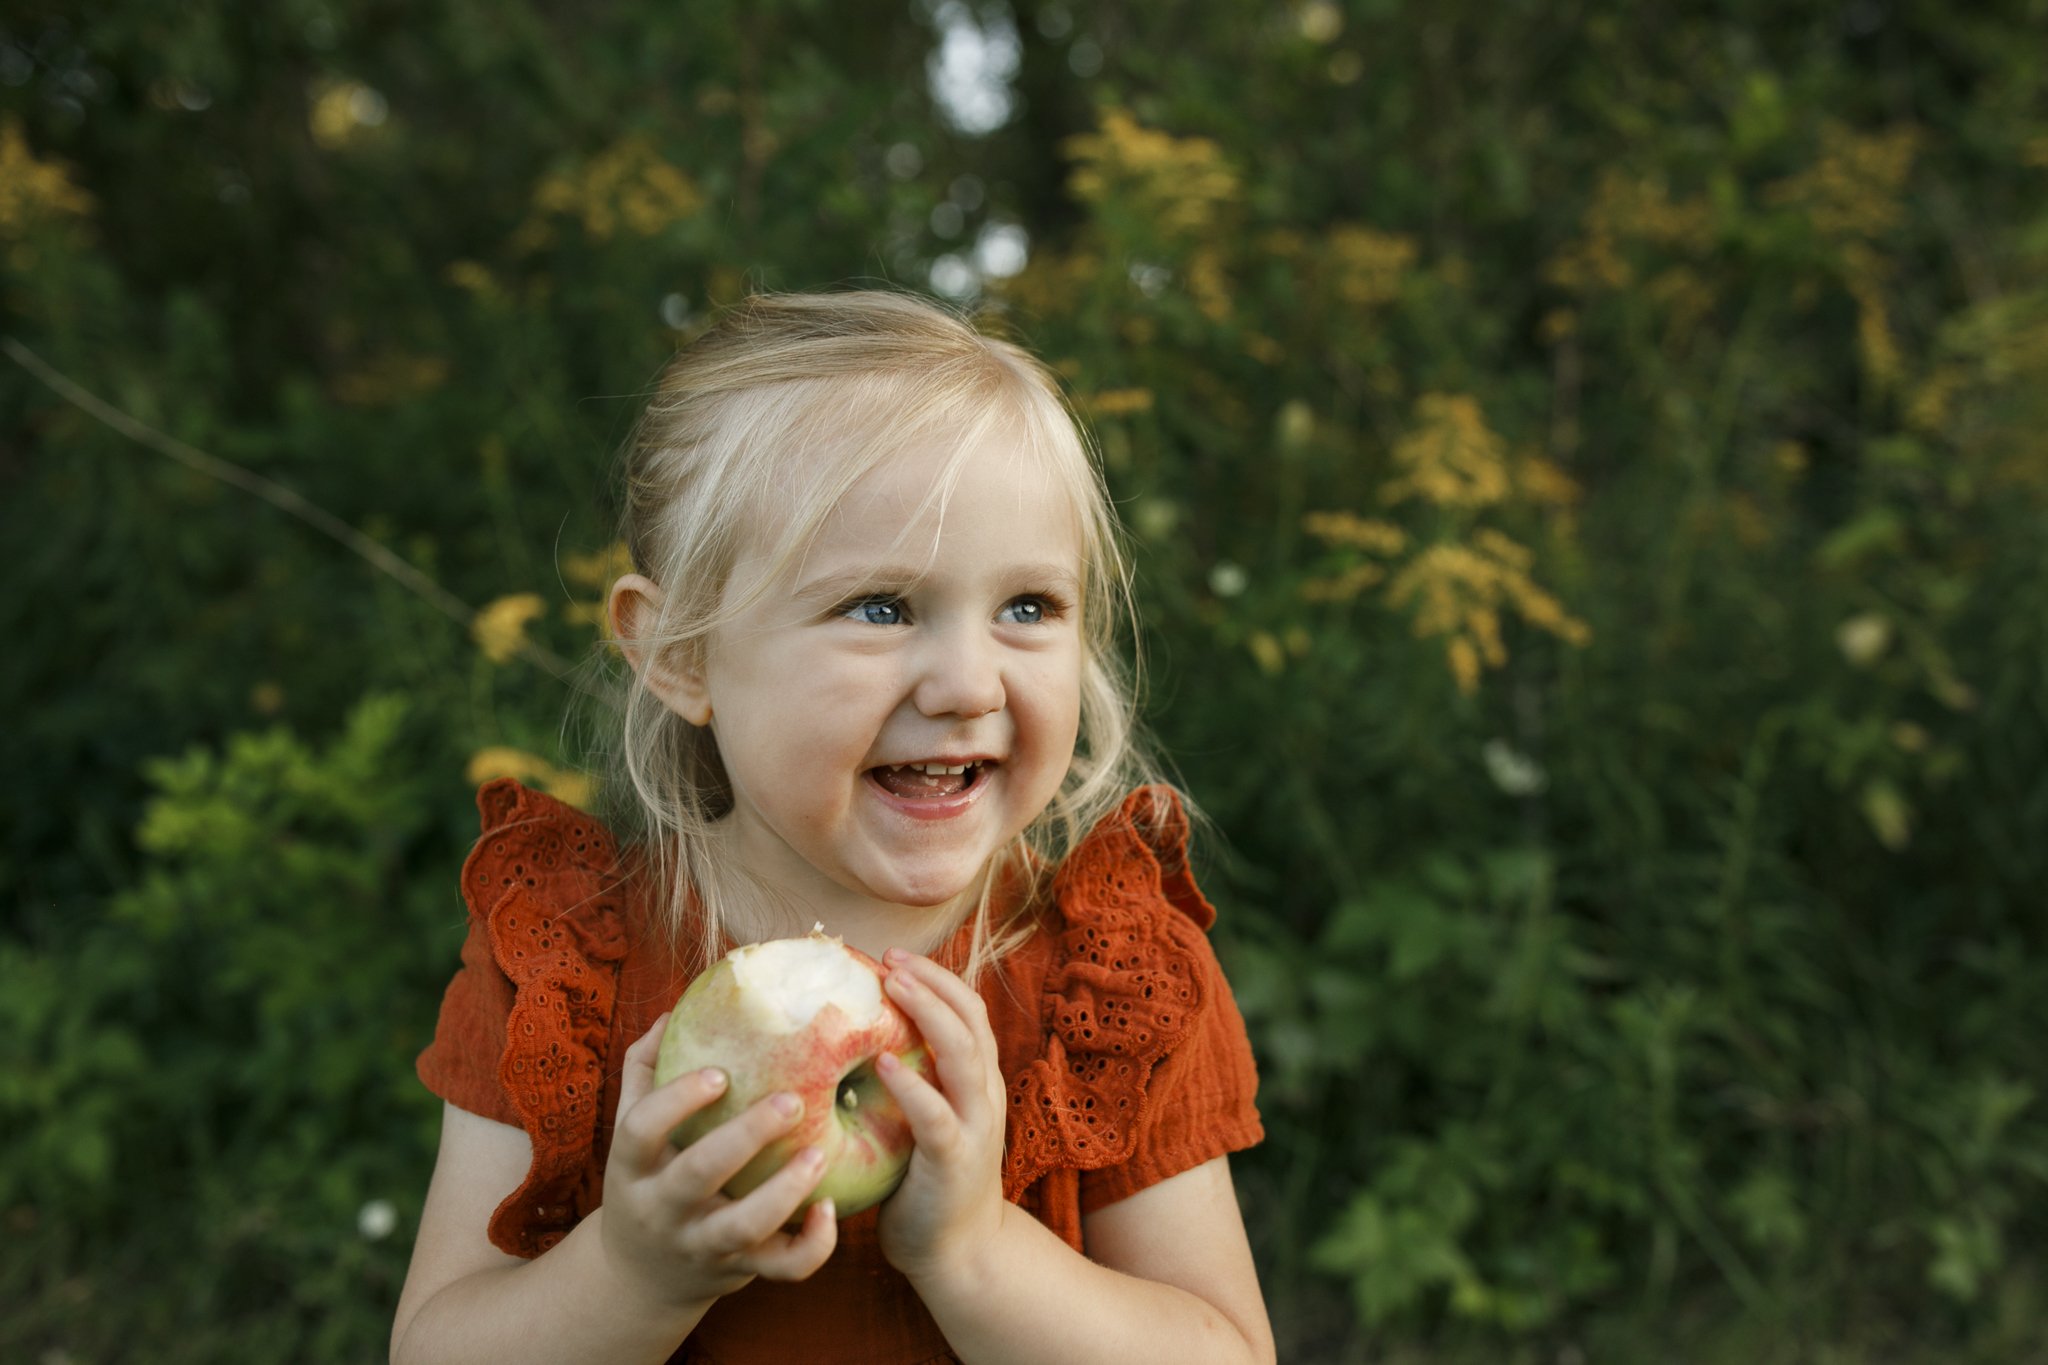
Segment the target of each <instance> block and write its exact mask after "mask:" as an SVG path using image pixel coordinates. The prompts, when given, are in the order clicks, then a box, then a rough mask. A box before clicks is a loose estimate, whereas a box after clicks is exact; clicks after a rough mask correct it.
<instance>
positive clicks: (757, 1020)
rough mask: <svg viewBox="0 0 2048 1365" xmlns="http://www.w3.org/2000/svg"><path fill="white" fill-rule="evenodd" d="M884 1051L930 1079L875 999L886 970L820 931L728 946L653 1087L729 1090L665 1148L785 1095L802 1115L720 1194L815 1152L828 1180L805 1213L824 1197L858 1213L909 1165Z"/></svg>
mask: <svg viewBox="0 0 2048 1365" xmlns="http://www.w3.org/2000/svg"><path fill="white" fill-rule="evenodd" d="M884 1052H893V1053H895V1054H896V1055H897V1056H899V1057H900V1058H902V1060H903V1063H904V1065H906V1066H909V1067H912V1068H914V1069H916V1070H917V1071H918V1073H919V1074H921V1075H924V1076H927V1077H929V1076H930V1074H931V1060H930V1054H929V1053H928V1052H926V1050H925V1047H924V1039H923V1038H922V1037H921V1036H919V1034H918V1031H917V1025H915V1024H913V1023H912V1022H911V1021H910V1016H909V1015H907V1014H905V1013H904V1012H903V1011H902V1010H900V1009H898V1008H897V1007H896V1004H895V1002H893V1001H891V1000H890V999H889V998H888V997H887V996H885V995H884V994H883V993H882V969H881V967H880V965H879V964H877V963H876V962H875V960H874V959H873V958H871V957H869V956H868V955H867V954H866V953H863V952H861V951H860V950H859V949H858V948H849V947H847V946H846V944H845V943H843V942H841V941H840V940H839V939H837V938H833V937H832V936H830V935H828V934H826V933H824V932H823V931H822V929H819V930H813V931H812V932H811V933H809V934H808V935H806V936H804V937H803V938H783V939H772V940H770V941H768V942H766V943H755V944H750V945H748V946H746V947H744V948H735V949H734V950H733V951H732V952H730V953H728V954H726V955H725V957H724V958H722V959H720V960H719V961H718V962H716V963H714V964H713V965H712V966H711V967H710V969H709V970H707V971H705V972H704V973H703V974H702V975H701V976H699V977H698V978H697V979H696V980H695V981H693V982H691V983H690V988H689V989H688V990H686V991H684V992H683V996H682V999H680V1000H678V1001H677V1002H676V1006H675V1009H674V1010H673V1011H672V1012H671V1013H670V1014H669V1018H668V1028H667V1029H666V1030H665V1031H664V1032H663V1033H662V1036H661V1052H660V1055H659V1056H658V1057H657V1058H656V1059H655V1065H654V1082H655V1084H656V1085H662V1084H666V1083H667V1082H668V1081H671V1080H673V1079H674V1078H675V1077H677V1076H680V1075H682V1074H683V1073H684V1072H687V1071H694V1070H697V1069H699V1068H702V1067H716V1068H718V1069H719V1070H720V1071H723V1072H724V1073H725V1075H726V1078H727V1081H728V1084H727V1086H726V1089H725V1093H724V1094H723V1095H722V1096H721V1097H720V1098H719V1100H718V1102H717V1103H716V1104H712V1105H709V1106H707V1107H706V1108H703V1109H700V1110H698V1111H697V1112H696V1113H694V1114H692V1115H691V1116H690V1117H689V1118H688V1119H687V1120H685V1121H684V1122H683V1123H682V1124H681V1125H680V1126H679V1127H678V1128H677V1129H676V1130H675V1131H674V1132H673V1133H671V1134H670V1135H669V1140H670V1141H671V1142H673V1143H675V1145H676V1146H678V1147H687V1146H689V1145H690V1144H691V1143H693V1142H695V1141H696V1140H697V1139H698V1138H700V1137H702V1136H704V1134H706V1133H708V1132H710V1131H711V1130H712V1129H713V1128H716V1127H717V1126H718V1125H719V1124H721V1123H724V1122H725V1121H726V1120H727V1119H730V1118H732V1117H734V1116H735V1115H737V1114H739V1113H740V1112H741V1111H743V1110H745V1109H746V1108H748V1107H749V1106H750V1105H753V1104H755V1103H757V1102H759V1101H760V1100H762V1099H764V1098H766V1097H767V1096H769V1095H772V1094H774V1093H776V1092H777V1091H779V1090H787V1091H790V1092H791V1093H793V1094H795V1095H797V1096H798V1097H799V1098H801V1099H802V1100H803V1102H804V1112H803V1116H802V1117H801V1118H800V1119H798V1120H797V1123H796V1126H795V1127H793V1128H792V1129H790V1131H789V1132H788V1133H786V1134H785V1135H783V1136H782V1137H780V1138H778V1139H776V1140H775V1141H773V1142H771V1143H769V1144H768V1145H767V1146H766V1147H763V1148H762V1149H761V1151H760V1152H759V1153H758V1154H757V1155H756V1156H755V1157H754V1159H753V1160H752V1161H749V1162H748V1163H747V1164H746V1165H745V1166H744V1167H742V1168H741V1170H740V1172H739V1174H738V1175H736V1176H734V1177H733V1178H732V1180H731V1181H730V1182H728V1183H727V1185H726V1187H725V1193H726V1194H728V1195H730V1196H731V1197H733V1198H735V1199H737V1198H739V1197H741V1196H742V1195H745V1194H746V1193H747V1192H749V1191H750V1190H752V1189H754V1188H755V1187H756V1186H758V1185H760V1184H761V1182H762V1181H764V1180H766V1179H767V1178H768V1177H769V1176H771V1175H773V1174H775V1172H777V1171H779V1170H781V1169H782V1167H783V1165H784V1164H785V1163H786V1162H788V1160H789V1159H790V1158H791V1157H792V1156H795V1155H796V1154H797V1152H799V1151H800V1150H802V1149H803V1148H804V1147H806V1146H816V1147H817V1148H818V1150H819V1151H821V1152H823V1153H824V1155H825V1175H824V1178H823V1179H822V1180H820V1181H819V1182H818V1187H817V1189H816V1190H814V1191H813V1192H812V1194H811V1196H810V1198H808V1199H806V1200H805V1201H804V1205H803V1207H804V1208H809V1207H810V1206H811V1205H812V1204H815V1203H817V1202H818V1201H819V1200H821V1199H830V1200H832V1201H833V1205H834V1207H835V1209H836V1211H837V1212H838V1214H839V1215H840V1216H841V1217H844V1216H846V1215H848V1214H853V1213H858V1212H860V1211H861V1210H862V1209H865V1208H870V1207H872V1206H873V1205H876V1204H879V1203H881V1202H882V1201H883V1200H884V1199H887V1198H888V1197H889V1195H890V1194H891V1193H893V1192H894V1191H895V1189H896V1186H897V1185H899V1184H901V1183H902V1181H903V1174H904V1172H905V1171H906V1170H908V1169H909V1167H910V1152H911V1147H912V1145H913V1144H912V1142H911V1136H910V1121H909V1120H908V1119H906V1118H905V1117H904V1115H903V1110H902V1109H901V1108H900V1107H899V1106H898V1105H897V1103H896V1100H895V1097H894V1096H892V1095H891V1094H890V1093H889V1091H888V1089H887V1088H886V1087H885V1086H883V1084H882V1078H881V1076H880V1075H879V1074H877V1073H876V1071H875V1059H876V1058H878V1057H880V1056H881V1055H882V1054H883V1053H884ZM797 1216H798V1217H801V1216H802V1210H799V1211H798V1215H797Z"/></svg>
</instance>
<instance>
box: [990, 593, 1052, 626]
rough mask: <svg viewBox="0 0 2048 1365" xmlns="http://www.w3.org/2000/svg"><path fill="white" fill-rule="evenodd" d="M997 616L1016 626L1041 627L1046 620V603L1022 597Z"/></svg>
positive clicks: (1035, 598) (1041, 600)
mask: <svg viewBox="0 0 2048 1365" xmlns="http://www.w3.org/2000/svg"><path fill="white" fill-rule="evenodd" d="M997 615H998V616H1000V617H1001V618H1002V619H1004V620H1006V621H1009V622H1011V623H1012V624H1015V625H1020V626H1035V625H1040V624H1042V623H1043V622H1044V621H1045V618H1046V608H1045V601H1044V599H1042V598H1037V597H1020V598H1018V599H1017V600H1016V601H1014V602H1012V603H1010V604H1009V605H1008V606H1006V607H1004V608H1003V609H1002V611H1000V612H999V613H997Z"/></svg>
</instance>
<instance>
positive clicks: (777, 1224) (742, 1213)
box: [692, 1147, 825, 1256]
mask: <svg viewBox="0 0 2048 1365" xmlns="http://www.w3.org/2000/svg"><path fill="white" fill-rule="evenodd" d="M824 1178H825V1154H824V1153H823V1152H821V1151H819V1150H818V1149H817V1148H816V1147H805V1148H804V1149H803V1150H802V1151H800V1152H798V1153H797V1154H796V1155H795V1156H793V1157H791V1158H790V1159H789V1160H788V1161H787V1162H785V1163H784V1164H783V1167H782V1169H781V1170H779V1171H777V1172H776V1173H775V1174H774V1175H771V1176H769V1177H768V1178H767V1179H766V1180H764V1181H762V1182H761V1184H760V1185H759V1186H757V1187H755V1188H754V1189H752V1190H750V1191H748V1192H747V1194H746V1196H745V1197H744V1198H740V1199H735V1200H733V1201H732V1202H730V1203H728V1204H725V1205H723V1206H722V1207H720V1208H718V1209H716V1210H714V1211H713V1212H711V1213H708V1214H706V1215H705V1216H704V1217H703V1218H702V1219H701V1220H700V1221H699V1222H698V1224H697V1231H696V1234H695V1236H694V1237H693V1239H692V1240H694V1241H696V1242H698V1243H699V1244H700V1245H702V1246H705V1247H708V1248H710V1249H711V1250H713V1251H716V1252H718V1253H719V1254H721V1255H727V1256H730V1255H734V1254H736V1253H739V1252H743V1251H747V1250H749V1249H751V1248H753V1247H756V1246H759V1245H760V1244H761V1243H762V1242H765V1241H767V1240H768V1239H769V1238H771V1237H773V1236H775V1235H776V1233H777V1232H778V1231H780V1230H781V1229H782V1228H784V1227H786V1226H788V1225H789V1224H790V1223H792V1222H794V1221H795V1220H796V1217H797V1210H798V1209H800V1208H802V1207H803V1202H804V1201H805V1200H806V1199H809V1198H810V1197H811V1192H812V1191H813V1190H815V1189H817V1188H818V1182H819V1181H820V1180H823V1179H824Z"/></svg>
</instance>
